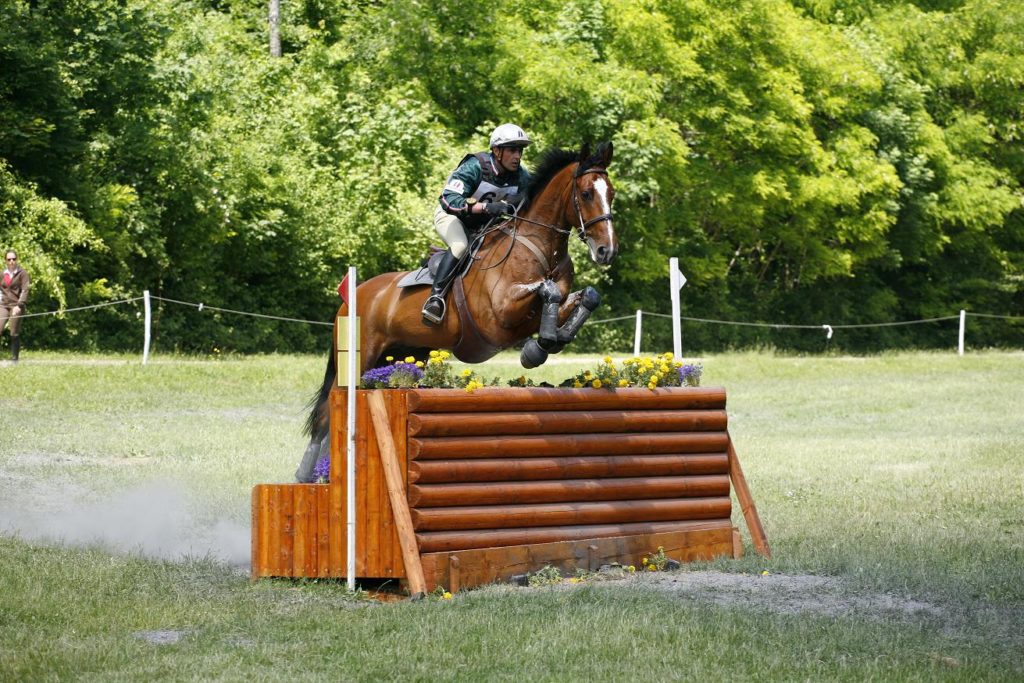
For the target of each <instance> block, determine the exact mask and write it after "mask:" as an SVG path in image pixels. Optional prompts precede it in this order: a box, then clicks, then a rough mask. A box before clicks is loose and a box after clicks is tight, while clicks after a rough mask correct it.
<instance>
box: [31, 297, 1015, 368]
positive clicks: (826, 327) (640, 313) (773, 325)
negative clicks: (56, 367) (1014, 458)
mask: <svg viewBox="0 0 1024 683" xmlns="http://www.w3.org/2000/svg"><path fill="white" fill-rule="evenodd" d="M154 299H155V300H157V301H163V302H165V303H169V304H176V305H180V306H188V307H191V308H195V309H196V310H197V311H199V312H202V311H216V312H218V313H230V314H232V315H243V316H249V317H252V318H263V319H267V320H278V321H281V322H290V323H302V324H307V325H321V326H325V327H333V326H334V323H333V322H323V321H320V320H304V319H302V318H290V317H285V316H278V315H268V314H265V313H253V312H250V311H240V310H236V309H231V308H222V307H219V306H207V305H206V304H204V303H195V302H191V301H181V300H178V299H171V298H169V297H162V296H155V295H151V294H150V293H149V291H148V290H147V291H145V292H143V295H142V296H136V297H130V298H127V299H119V300H117V301H106V302H103V303H99V304H93V305H90V306H77V307H75V308H64V309H58V310H56V311H44V312H41V313H26V314H24V315H22V316H21V317H23V318H35V317H41V316H47V315H53V316H56V315H63V314H66V313H75V312H80V311H88V310H94V309H98V308H105V307H108V306H118V305H121V304H130V303H134V302H136V301H144V302H145V306H146V330H145V332H146V344H145V346H146V348H145V351H144V353H143V363H145V362H146V358H147V357H148V355H149V339H150V324H151V321H150V315H149V306H150V300H154ZM644 315H647V316H652V317H655V318H667V319H672V317H673V316H671V315H668V314H666V313H656V312H654V311H644V310H640V309H638V310H637V311H636V314H635V315H625V316H618V317H614V318H602V319H600V320H591V321H589V324H590V325H601V324H604V323H615V322H621V321H624V320H635V321H636V333H635V336H634V351H635V353H636V355H639V354H640V351H639V347H640V337H641V318H642V316H644ZM967 316H974V317H978V318H993V319H1001V320H1013V321H1018V320H1024V316H1019V315H998V314H994V313H969V312H968V311H966V310H961V311H960V314H959V315H949V316H940V317H935V318H922V319H919V320H898V321H891V322H879V323H849V324H838V325H829V324H821V325H807V324H792V323H765V322H745V321H740V320H719V319H715V318H696V317H690V316H684V315H680V316H679V317H678V319H679V320H680V321H686V322H695V323H705V324H712V325H733V326H738V327H762V328H771V329H777V330H781V329H801V330H824V331H825V333H826V335H827V339H831V338H832V332H833V330H851V329H866V328H881V327H897V326H905V325H921V324H926V323H935V322H945V321H948V320H957V319H959V320H960V334H959V353H960V355H963V349H964V327H965V324H966V319H967Z"/></svg>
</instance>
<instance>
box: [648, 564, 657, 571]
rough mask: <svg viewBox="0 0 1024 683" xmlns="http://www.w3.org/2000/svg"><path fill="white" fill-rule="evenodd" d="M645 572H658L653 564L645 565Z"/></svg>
mask: <svg viewBox="0 0 1024 683" xmlns="http://www.w3.org/2000/svg"><path fill="white" fill-rule="evenodd" d="M647 570H648V571H652V572H656V571H658V566H657V565H654V564H649V565H647Z"/></svg>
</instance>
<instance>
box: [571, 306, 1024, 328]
mask: <svg viewBox="0 0 1024 683" xmlns="http://www.w3.org/2000/svg"><path fill="white" fill-rule="evenodd" d="M643 314H644V315H652V316H654V317H656V318H669V319H671V318H672V316H671V315H668V314H666V313H651V312H648V311H643ZM968 315H978V316H983V317H991V318H1002V317H1011V318H1012V317H1014V316H985V315H984V314H982V313H968ZM959 317H960V316H958V315H950V316H945V317H942V318H925V319H923V320H902V321H897V322H889V323H858V324H849V325H788V324H786V323H747V322H741V321H738V320H715V319H714V318H688V317H686V316H680V320H688V321H690V322H694V323H712V324H716V325H738V326H742V327H771V328H774V329H777V330H778V329H798V330H821V329H826V328H827V329H832V330H851V329H854V328H861V327H894V326H896V325H918V324H921V323H933V322H939V321H942V320H957V319H958V318H959ZM634 319H635V316H632V315H627V316H624V317H621V318H608V319H606V320H592V321H590V322H589V323H588V324H590V325H594V324H597V323H605V322H615V321H618V320H634Z"/></svg>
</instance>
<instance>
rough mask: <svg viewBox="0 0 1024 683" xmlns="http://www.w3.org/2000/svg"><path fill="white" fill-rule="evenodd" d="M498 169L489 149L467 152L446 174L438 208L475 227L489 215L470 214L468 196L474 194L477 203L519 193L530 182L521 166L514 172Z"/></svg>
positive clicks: (475, 228)
mask: <svg viewBox="0 0 1024 683" xmlns="http://www.w3.org/2000/svg"><path fill="white" fill-rule="evenodd" d="M500 169H501V167H500V166H499V165H498V162H497V160H496V159H495V158H494V155H492V154H491V153H490V152H478V153H476V154H467V155H466V156H465V157H464V158H463V159H462V161H461V162H460V163H459V166H458V168H456V169H455V170H454V171H453V172H452V174H451V175H450V176H448V182H447V183H446V184H445V186H444V189H443V190H442V191H441V197H440V199H439V201H440V202H441V208H442V209H444V210H445V211H446V212H447V213H450V214H451V215H453V216H458V217H459V219H460V220H461V221H462V223H463V225H465V226H466V229H467V230H471V231H476V230H478V229H479V228H481V227H482V226H483V225H484V224H485V223H487V221H488V220H490V219H491V218H492V217H491V216H487V215H481V214H471V213H469V205H468V204H467V203H466V200H467V199H469V198H470V197H473V198H474V199H476V200H477V201H479V202H490V201H497V200H500V199H505V198H507V197H509V196H511V195H522V194H525V192H526V188H527V186H528V185H529V183H530V172H529V171H527V170H526V169H525V168H524V167H523V166H520V167H519V170H518V171H515V172H505V173H499V170H500Z"/></svg>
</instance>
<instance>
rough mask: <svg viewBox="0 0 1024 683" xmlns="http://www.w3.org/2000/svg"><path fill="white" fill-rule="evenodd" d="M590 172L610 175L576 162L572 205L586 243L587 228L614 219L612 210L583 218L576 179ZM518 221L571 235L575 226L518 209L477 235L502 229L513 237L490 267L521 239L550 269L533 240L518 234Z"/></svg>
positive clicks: (502, 260)
mask: <svg viewBox="0 0 1024 683" xmlns="http://www.w3.org/2000/svg"><path fill="white" fill-rule="evenodd" d="M590 173H593V174H596V175H603V176H605V177H607V176H608V171H606V170H605V169H603V168H597V167H591V168H584V167H583V164H581V163H579V162H577V164H576V171H575V172H574V173H573V174H572V205H573V208H575V209H576V218H577V220H579V226H578V228H577V233H576V235H577V237H579V238H580V241H581V242H584V243H586V241H587V228H589V227H590V226H591V225H594V224H595V223H600V222H601V221H611V220H612V214H611V212H609V213H602V214H601V215H600V216H594V217H593V218H591V219H590V220H588V221H584V220H583V208H582V207H581V206H580V198H579V192H580V189H579V185H577V184H576V181H577V180H579V179H580V178H582V177H583V176H585V175H588V174H590ZM517 221H522V222H524V223H530V224H531V225H539V226H541V227H544V228H547V229H548V230H553V231H554V232H556V233H558V234H559V235H569V234H571V233H572V231H573V228H560V227H558V226H557V225H552V224H550V223H544V222H542V221H535V220H533V219H532V218H527V217H525V216H520V215H519V212H518V210H517V211H516V212H515V213H514V214H513V216H512V217H511V218H510V219H509V220H508V221H505V222H502V223H500V224H498V225H496V226H494V227H493V228H490V229H488V230H486V231H484V232H482V233H481V234H480V235H479V236H478V237H477V239H479V240H482V239H483V238H484V236H485V235H486V234H487V233H489V232H491V231H494V230H500V231H502V232H504V233H506V234H508V235H509V236H510V237H512V239H511V240H510V241H509V245H508V251H507V252H506V253H505V255H504V256H503V257H502V258H500V259H499V260H498V262H497V263H495V264H494V265H492V266H490V268H494V267H496V266H497V265H499V264H500V263H502V262H504V261H505V259H507V258H508V256H509V254H511V253H512V247H513V246H515V243H516V242H517V241H520V242H522V243H523V244H525V245H526V246H527V247H528V248H529V249H530V251H531V252H533V254H534V256H536V257H537V259H538V260H539V261H540V262H541V264H542V265H544V266H545V268H546V269H549V266H548V264H547V258H544V257H543V254H541V253H540V251H539V249H538V248H537V247H536V246H535V245H534V244H533V243H532V242H530V241H529V240H528V239H526V238H525V237H523V236H521V235H519V234H518V230H517V228H516V227H515V225H516V222H517ZM509 223H512V224H513V227H512V228H511V229H510V228H509V227H508V224H509Z"/></svg>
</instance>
